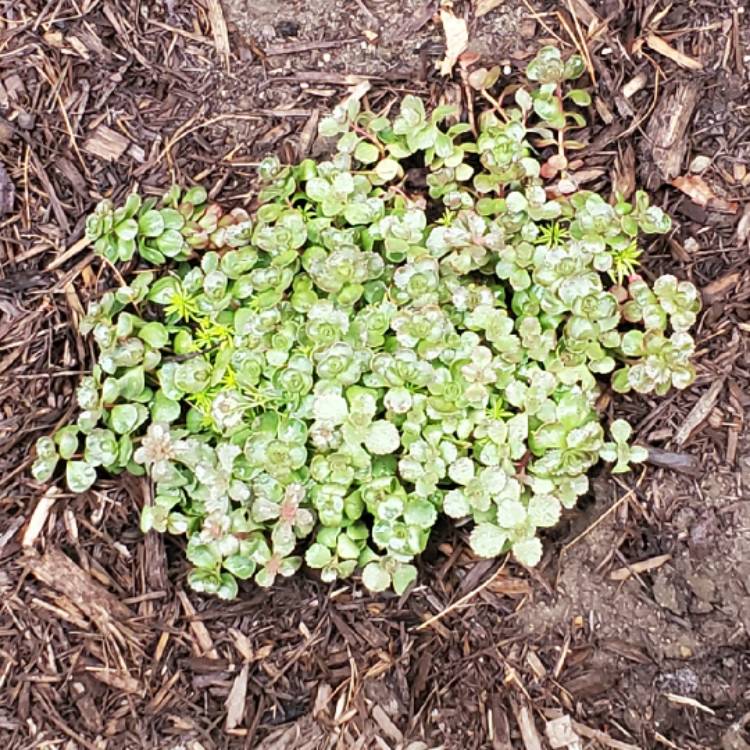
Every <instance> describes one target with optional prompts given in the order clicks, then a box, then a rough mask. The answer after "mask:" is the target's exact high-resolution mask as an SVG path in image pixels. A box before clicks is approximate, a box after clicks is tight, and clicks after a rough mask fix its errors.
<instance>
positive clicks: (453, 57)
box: [437, 8, 469, 76]
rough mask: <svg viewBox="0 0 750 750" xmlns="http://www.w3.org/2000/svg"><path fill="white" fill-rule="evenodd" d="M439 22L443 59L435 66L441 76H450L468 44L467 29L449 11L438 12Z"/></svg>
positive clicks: (464, 22) (461, 21) (463, 22)
mask: <svg viewBox="0 0 750 750" xmlns="http://www.w3.org/2000/svg"><path fill="white" fill-rule="evenodd" d="M440 22H441V23H442V24H443V32H444V33H445V57H444V58H443V59H442V60H441V61H440V62H439V63H438V64H437V68H438V70H439V71H440V75H441V76H447V75H450V74H451V71H452V70H453V66H454V65H455V64H456V61H457V60H458V56H459V55H460V54H461V53H462V52H463V51H464V50H465V49H466V47H467V45H468V44H469V29H468V27H467V26H466V21H465V20H464V19H463V18H458V17H457V16H454V15H453V13H451V12H450V11H449V10H446V9H445V8H443V9H442V10H441V11H440Z"/></svg>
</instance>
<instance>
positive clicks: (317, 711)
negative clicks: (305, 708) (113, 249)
mask: <svg viewBox="0 0 750 750" xmlns="http://www.w3.org/2000/svg"><path fill="white" fill-rule="evenodd" d="M331 695H333V689H332V688H331V686H330V685H329V684H328V683H327V682H319V683H318V690H317V692H316V693H315V704H314V705H313V710H312V715H313V718H314V719H317V718H318V717H319V716H321V715H322V714H324V713H328V714H330V711H329V710H328V709H329V704H330V702H331Z"/></svg>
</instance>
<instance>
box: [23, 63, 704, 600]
mask: <svg viewBox="0 0 750 750" xmlns="http://www.w3.org/2000/svg"><path fill="white" fill-rule="evenodd" d="M581 72H582V63H581V61H580V60H579V59H577V58H575V57H574V58H571V59H569V60H568V61H566V62H564V61H563V60H562V58H561V56H560V54H559V52H558V51H557V50H555V49H552V48H545V49H544V50H542V52H540V54H539V56H538V57H537V59H535V60H534V61H533V62H532V63H531V64H530V65H529V68H528V78H529V80H530V85H529V86H527V87H517V88H516V89H515V91H514V92H513V102H512V103H505V104H502V103H501V102H498V101H496V100H495V99H493V98H492V97H489V100H490V101H491V102H492V103H493V104H492V109H489V110H487V111H485V112H483V113H482V115H481V117H480V118H479V122H478V134H477V136H476V137H474V136H473V135H472V133H471V128H470V126H469V125H468V124H466V123H461V122H454V118H455V115H456V113H455V112H454V111H453V109H452V108H450V107H438V108H437V109H435V110H434V111H433V112H432V113H431V114H428V113H427V112H426V110H425V107H424V104H423V103H422V101H421V100H420V99H418V98H415V97H414V96H406V97H404V99H403V100H402V101H401V103H400V105H399V106H398V107H396V108H395V109H394V110H393V111H392V112H391V113H390V114H387V113H375V112H370V111H366V110H362V109H361V108H360V104H359V102H358V101H357V100H355V99H350V100H349V101H348V102H346V103H345V104H344V105H342V106H339V107H338V108H337V109H335V110H334V112H333V113H332V115H331V116H329V117H326V118H325V119H323V120H322V122H321V124H320V132H321V134H322V136H324V137H327V138H329V139H330V141H331V144H332V151H333V153H332V155H331V157H330V158H329V159H327V160H324V161H319V162H315V161H312V160H309V159H308V160H305V161H303V162H302V163H300V164H298V165H296V166H282V165H281V164H280V163H279V161H278V160H277V159H276V158H273V157H269V158H267V159H265V160H264V161H263V162H262V164H261V165H260V176H261V178H262V181H263V189H262V190H261V192H260V194H259V196H258V201H257V207H256V208H255V210H254V211H253V215H252V216H251V215H250V214H249V213H247V212H246V211H245V210H243V209H240V208H235V209H232V210H229V211H226V210H224V209H223V208H222V207H220V206H219V205H217V204H216V203H213V202H211V201H209V199H208V196H207V194H206V191H205V190H203V189H202V188H200V187H193V188H191V189H189V190H187V191H182V190H180V189H178V188H173V189H172V190H170V191H169V193H167V195H166V196H165V197H164V198H163V199H162V200H161V201H156V200H154V199H153V198H149V199H147V200H142V199H141V198H140V197H139V196H138V195H135V194H133V195H131V196H129V197H128V199H127V201H126V203H125V205H124V206H122V207H117V208H115V207H114V206H113V205H112V204H111V203H110V202H108V201H103V202H102V203H101V204H100V205H99V206H98V207H97V208H96V210H95V211H94V213H93V214H92V216H91V217H90V218H89V220H88V222H87V234H88V237H89V239H90V240H91V241H92V242H93V244H94V248H95V250H96V252H97V253H99V254H100V255H102V256H103V257H105V258H107V259H108V260H109V261H110V262H118V261H131V260H133V259H138V258H140V259H141V260H143V261H145V262H146V263H147V264H149V265H151V266H152V268H151V269H149V268H147V267H144V266H143V265H142V264H141V265H138V266H137V267H135V268H134V267H133V266H132V265H131V266H130V270H131V271H132V273H130V274H129V278H130V279H131V280H130V283H129V285H128V286H124V287H121V288H119V289H117V290H114V291H111V292H107V293H105V294H104V295H103V296H102V297H101V299H99V300H97V301H96V302H94V303H93V304H92V305H91V306H90V307H89V309H88V313H87V315H86V317H85V318H84V319H83V320H82V321H81V325H80V330H81V332H82V333H83V334H88V335H91V336H93V338H94V340H95V342H96V345H97V347H98V351H99V358H98V363H97V365H96V366H95V368H94V370H93V372H92V373H91V375H89V376H88V377H85V378H84V379H83V380H82V382H81V384H80V386H79V388H78V392H77V397H78V403H79V406H80V413H79V415H78V418H77V420H76V422H75V423H74V424H71V425H69V426H66V427H64V428H62V429H61V430H59V431H58V432H57V433H56V434H55V436H54V437H53V438H42V439H40V440H39V442H38V444H37V459H36V462H35V463H34V467H33V474H34V476H35V478H36V479H37V480H39V481H47V480H49V479H50V478H51V477H52V476H53V474H54V473H55V471H56V468H57V466H58V464H59V462H61V461H62V462H63V463H64V464H65V476H66V481H67V484H68V487H69V488H70V490H71V491H73V492H83V491H85V490H87V489H88V488H89V487H90V486H91V485H92V484H93V483H94V482H95V481H96V478H97V475H98V474H99V472H101V471H103V472H107V473H109V474H117V473H118V472H121V471H128V472H130V473H132V474H135V475H144V474H145V475H147V476H148V477H149V478H150V479H151V481H152V482H153V483H154V487H155V492H154V501H153V503H152V504H149V505H147V506H146V507H144V508H143V512H142V516H141V528H142V529H143V531H144V532H147V531H149V530H152V529H153V530H156V531H158V532H168V533H170V534H184V535H185V536H186V537H187V548H186V549H187V557H188V560H189V561H190V563H191V564H192V566H193V568H192V571H191V573H190V577H189V581H190V584H191V586H192V587H193V588H194V589H196V590H198V591H204V592H209V593H213V594H218V595H219V596H221V597H224V598H232V597H234V596H235V595H236V593H237V590H238V585H237V580H238V579H239V580H247V579H253V580H254V581H255V582H256V583H257V584H258V585H260V586H270V585H272V584H273V583H274V581H275V580H277V579H278V577H279V576H281V577H285V576H290V575H292V574H294V573H295V571H297V570H298V569H299V568H300V567H301V566H302V565H303V563H306V564H307V565H308V566H310V567H312V568H316V569H318V570H319V571H320V576H321V578H322V579H323V580H324V581H334V580H336V579H338V578H346V577H348V576H351V575H352V574H354V573H355V572H356V571H360V572H361V577H362V581H363V582H364V584H365V585H366V586H367V587H368V588H369V589H371V590H373V591H382V590H385V589H387V588H389V587H392V588H393V589H394V590H395V591H396V592H398V593H402V592H403V591H405V590H406V589H407V587H408V586H409V585H410V584H411V583H412V582H413V581H414V580H415V577H416V573H417V571H416V568H415V566H414V564H413V561H414V558H415V556H417V555H419V554H420V552H422V551H423V550H424V548H425V545H426V544H427V540H428V538H429V535H430V531H431V529H432V528H433V526H434V525H435V523H436V521H437V519H438V517H439V516H440V515H441V514H443V515H445V516H447V517H449V518H451V519H455V520H456V521H457V522H460V523H461V524H464V523H465V522H467V521H468V522H470V523H471V532H470V543H471V546H472V548H473V550H474V551H475V552H476V554H477V555H479V556H482V557H493V556H497V555H500V554H503V553H505V552H506V551H511V552H512V554H513V555H514V556H515V557H516V559H517V560H518V561H520V562H521V563H523V564H525V565H534V564H536V563H537V562H538V561H539V560H540V558H541V555H542V544H541V542H540V540H539V537H538V530H539V529H542V528H546V527H550V526H554V525H555V524H556V523H557V521H558V519H559V517H560V513H561V510H562V509H563V508H570V507H572V506H573V505H574V504H575V503H576V499H577V498H578V497H579V496H581V495H582V494H584V493H585V492H586V491H587V488H588V480H587V472H588V471H589V469H591V467H593V466H594V465H595V464H596V463H597V462H598V461H599V460H600V459H604V460H606V461H611V462H613V463H614V464H615V467H614V471H618V472H619V471H626V470H627V469H628V466H629V464H630V463H631V462H634V461H642V460H644V458H645V457H646V451H645V450H644V449H643V448H640V447H633V446H631V445H629V440H630V436H631V428H630V426H629V425H628V424H627V423H626V422H624V421H623V420H616V421H615V422H614V423H613V424H612V425H611V427H610V430H609V432H610V435H611V440H608V439H607V436H606V434H605V433H606V431H605V426H604V424H603V417H602V415H601V414H600V413H599V412H598V411H597V401H598V398H599V396H600V395H601V393H602V391H603V389H607V388H609V387H611V388H612V389H613V390H615V391H617V392H621V393H626V392H628V391H630V390H634V391H637V392H639V393H649V392H655V393H657V394H664V393H665V392H666V391H667V390H669V389H670V388H671V387H673V386H674V387H676V388H685V387H686V386H688V385H689V384H690V383H691V381H692V380H693V378H694V372H693V369H692V366H691V364H690V358H691V355H692V353H693V341H692V339H691V337H690V335H689V334H688V332H687V331H688V329H689V328H690V327H691V325H692V324H693V323H694V321H695V318H696V313H697V311H698V306H699V303H698V295H697V292H696V290H695V288H694V287H693V286H692V285H690V284H689V283H687V282H684V281H677V280H676V279H675V278H673V277H671V276H663V277H661V278H660V279H657V280H656V282H655V283H654V284H653V285H649V284H648V283H647V282H646V281H645V280H643V279H642V278H640V277H639V276H637V275H636V274H635V268H636V266H637V263H638V256H639V253H640V251H639V245H638V240H639V237H640V236H641V235H642V234H658V233H664V232H667V231H668V230H669V228H670V220H669V218H668V217H667V216H666V215H665V214H664V213H663V212H662V211H661V209H659V208H657V207H655V206H651V205H650V204H649V201H648V198H647V196H646V195H645V194H644V193H638V194H637V195H636V199H635V201H634V202H633V203H629V202H626V201H624V200H620V199H618V200H616V201H614V202H613V203H611V202H607V201H606V200H605V199H604V198H603V197H602V196H600V195H598V194H596V193H593V192H590V191H586V190H580V189H578V188H577V186H576V185H575V181H574V176H571V175H569V174H568V173H567V172H566V168H567V167H566V165H567V160H566V157H565V151H566V149H571V148H575V147H576V146H577V143H576V141H574V140H571V139H570V138H569V134H570V133H569V131H571V130H574V129H575V128H576V127H580V125H581V124H582V123H583V120H582V117H581V115H580V114H579V113H577V112H566V109H565V108H566V107H568V106H569V104H570V103H571V102H572V104H573V105H581V104H583V105H585V104H586V103H588V101H589V99H588V95H587V94H586V92H585V91H582V90H580V89H574V90H573V91H571V92H570V93H569V94H565V93H564V82H565V81H566V80H568V79H573V78H576V77H578V76H579V75H580V74H581ZM488 76H489V79H486V78H485V79H484V80H490V79H493V76H494V78H497V75H496V73H495V74H493V73H488ZM480 85H483V84H482V82H481V81H480ZM449 120H450V122H451V123H452V124H448V121H449ZM550 145H552V146H553V147H554V148H555V149H556V150H555V153H554V154H553V155H552V156H551V157H549V158H548V159H546V160H544V159H542V158H541V157H540V155H539V149H541V148H544V147H546V146H550ZM415 165H416V166H417V167H420V168H422V167H423V168H424V171H425V174H426V184H427V189H426V194H415V193H413V192H412V191H411V189H410V186H409V183H408V181H407V180H406V178H405V174H406V167H412V168H413V167H414V166H415Z"/></svg>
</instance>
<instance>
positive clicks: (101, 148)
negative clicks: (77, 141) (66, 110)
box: [83, 125, 130, 161]
mask: <svg viewBox="0 0 750 750" xmlns="http://www.w3.org/2000/svg"><path fill="white" fill-rule="evenodd" d="M129 146H130V141H129V140H128V139H127V138H126V137H125V136H124V135H122V134H121V133H118V132H117V131H116V130H112V128H109V127H107V126H106V125H99V127H98V128H97V129H96V130H95V131H94V132H93V133H92V134H91V135H90V136H89V137H88V138H87V139H86V140H85V141H84V143H83V150H84V151H86V152H88V153H89V154H91V155H92V156H96V157H97V158H99V159H104V160H105V161H117V160H118V159H119V158H120V157H121V156H122V155H123V154H124V153H125V152H126V151H127V150H128V147H129Z"/></svg>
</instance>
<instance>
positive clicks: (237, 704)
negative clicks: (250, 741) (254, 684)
mask: <svg viewBox="0 0 750 750" xmlns="http://www.w3.org/2000/svg"><path fill="white" fill-rule="evenodd" d="M249 670H250V667H249V665H248V664H245V666H243V667H242V669H241V670H240V673H239V674H238V675H237V676H236V677H235V678H234V682H233V683H232V689H231V690H230V691H229V695H228V696H227V700H226V703H225V704H224V705H225V706H226V707H227V721H226V728H227V730H232V729H236V728H237V727H238V726H239V725H240V724H241V723H242V719H243V718H244V716H245V704H246V699H247V676H248V673H249Z"/></svg>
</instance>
